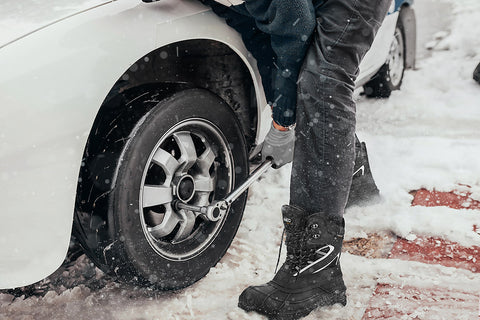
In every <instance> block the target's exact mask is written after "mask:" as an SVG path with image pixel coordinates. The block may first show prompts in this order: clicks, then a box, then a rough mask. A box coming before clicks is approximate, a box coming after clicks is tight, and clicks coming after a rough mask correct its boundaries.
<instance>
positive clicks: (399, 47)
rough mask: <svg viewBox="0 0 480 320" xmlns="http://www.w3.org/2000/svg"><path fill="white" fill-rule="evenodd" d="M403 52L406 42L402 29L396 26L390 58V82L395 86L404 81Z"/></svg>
mask: <svg viewBox="0 0 480 320" xmlns="http://www.w3.org/2000/svg"><path fill="white" fill-rule="evenodd" d="M403 52H404V44H403V37H402V31H401V30H400V29H399V28H396V29H395V34H394V37H393V42H392V45H391V47H390V53H389V59H388V66H389V72H390V82H391V83H392V85H393V86H394V87H396V86H399V85H400V82H401V81H402V77H403V70H404V68H405V62H404V57H403Z"/></svg>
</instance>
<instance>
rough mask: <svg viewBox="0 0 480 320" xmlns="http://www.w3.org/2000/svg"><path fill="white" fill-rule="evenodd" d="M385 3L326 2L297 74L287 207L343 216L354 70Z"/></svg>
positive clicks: (351, 154)
mask: <svg viewBox="0 0 480 320" xmlns="http://www.w3.org/2000/svg"><path fill="white" fill-rule="evenodd" d="M390 3H391V1H390V0H328V1H326V2H325V3H324V5H323V6H321V7H320V8H318V9H317V14H316V16H317V27H316V30H315V34H314V37H313V39H312V44H311V45H310V48H309V50H308V52H307V56H306V57H305V60H304V64H303V67H302V69H301V72H300V75H299V83H298V100H297V126H296V140H295V153H294V158H293V168H292V177H291V184H290V204H291V205H296V206H298V207H301V208H303V209H305V210H306V211H307V212H311V213H313V212H323V213H326V214H335V215H343V212H344V209H345V205H346V202H347V198H348V192H349V189H350V185H351V182H352V174H353V166H354V160H355V149H354V146H355V138H354V136H355V102H354V101H353V98H352V94H353V90H354V88H355V83H354V81H355V79H356V77H357V75H358V66H359V64H360V62H361V60H362V59H363V57H364V55H365V53H366V52H367V51H368V50H369V48H370V46H371V44H372V42H373V39H374V36H375V34H376V32H377V31H378V28H379V27H380V24H381V22H382V21H383V19H384V17H385V16H386V13H387V10H388V6H389V5H390Z"/></svg>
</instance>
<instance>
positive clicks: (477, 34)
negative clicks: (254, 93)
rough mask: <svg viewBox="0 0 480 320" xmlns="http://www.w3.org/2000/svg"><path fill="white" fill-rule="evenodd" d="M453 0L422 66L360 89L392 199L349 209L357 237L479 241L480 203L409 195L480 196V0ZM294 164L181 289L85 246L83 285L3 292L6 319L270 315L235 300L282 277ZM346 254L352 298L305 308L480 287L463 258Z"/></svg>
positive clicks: (352, 313)
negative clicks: (124, 279)
mask: <svg viewBox="0 0 480 320" xmlns="http://www.w3.org/2000/svg"><path fill="white" fill-rule="evenodd" d="M426 1H428V2H429V3H430V4H434V3H435V2H439V0H436V1H430V0H417V2H418V3H420V4H422V3H423V4H424V3H425V2H426ZM445 3H447V5H451V8H452V9H453V10H451V11H448V12H444V14H451V15H452V16H451V21H452V22H451V25H449V26H448V29H445V30H443V29H442V30H438V32H439V33H437V34H435V35H433V36H432V35H431V36H430V37H429V38H428V39H425V41H427V42H428V45H429V46H430V47H432V48H433V49H432V52H431V54H429V55H425V56H424V57H423V58H422V59H420V60H419V61H418V62H417V70H415V71H408V72H407V73H406V74H405V78H404V84H403V87H402V90H401V91H398V92H394V93H393V94H392V96H391V97H390V98H389V99H388V100H370V99H366V98H364V97H362V96H360V95H358V96H357V99H358V106H357V110H358V135H359V137H360V138H361V140H364V141H366V142H367V147H368V150H369V157H370V163H371V167H372V171H373V173H374V177H375V179H376V182H377V184H378V187H379V189H380V190H381V195H382V199H381V201H379V202H378V203H375V204H371V205H368V206H363V207H359V206H354V207H351V208H350V209H348V211H347V212H346V215H345V219H346V223H347V231H346V232H347V233H346V238H347V239H352V238H358V237H366V235H367V234H369V233H381V232H393V233H395V234H396V235H398V236H402V237H406V238H407V239H414V238H415V237H417V236H433V237H437V238H443V239H447V240H451V241H455V242H458V243H460V244H461V245H463V246H467V247H468V246H472V245H477V246H478V245H480V235H479V234H477V233H475V232H474V231H473V230H472V225H474V224H476V225H479V226H480V212H479V211H478V210H454V209H449V208H446V207H430V208H427V207H412V206H411V205H410V203H411V201H412V195H410V194H409V192H410V191H411V190H416V189H420V188H422V187H425V188H428V189H433V188H435V189H437V190H443V191H450V190H454V189H456V190H461V189H462V188H466V187H465V185H468V186H470V187H471V188H470V190H471V191H472V192H473V194H472V197H474V198H475V199H478V200H480V161H479V160H480V85H478V84H477V83H475V82H474V81H473V80H472V72H473V69H474V68H475V66H476V65H477V64H478V63H479V62H480V28H479V27H478V21H479V19H480V1H479V0H456V1H454V0H451V2H450V4H448V2H446V0H445V1H442V5H443V6H445ZM436 18H438V17H435V18H432V17H428V12H422V13H421V14H418V15H417V19H418V20H420V21H422V22H421V23H419V25H422V24H423V25H426V24H428V21H429V19H436ZM440 18H441V17H440ZM432 23H436V21H434V22H432ZM419 32H423V31H422V30H419ZM432 41H433V42H432ZM426 44H427V43H419V45H420V46H425V45H426ZM289 170H290V168H289V167H286V168H282V169H280V170H279V171H273V170H271V171H269V172H268V173H267V174H265V176H264V178H263V179H262V180H261V181H260V182H259V183H257V184H255V185H254V186H253V187H252V188H251V190H250V197H249V201H248V205H247V208H246V211H245V214H244V219H243V221H242V224H241V226H240V228H239V230H238V233H237V236H236V238H235V240H234V241H233V243H232V245H231V247H230V249H229V250H228V252H227V254H226V255H225V257H224V258H223V259H222V260H221V261H220V263H218V264H217V266H216V267H215V268H213V269H212V270H211V271H210V273H209V274H208V275H207V276H206V277H205V278H204V279H202V280H200V281H199V282H198V283H196V284H195V285H193V286H191V287H189V288H186V289H184V290H181V291H179V292H174V293H163V292H155V291H149V290H145V289H138V288H132V287H129V286H126V285H122V284H117V283H115V282H113V281H111V280H110V279H108V278H106V277H105V276H104V275H102V273H101V272H100V271H99V270H96V269H95V268H93V267H92V266H91V265H89V263H90V262H89V261H88V260H87V259H86V258H85V257H84V256H83V257H81V258H80V259H79V260H78V261H77V263H76V265H75V266H74V267H73V268H71V269H69V271H65V272H67V273H66V274H64V277H65V278H69V277H70V278H73V279H76V280H75V281H77V283H78V284H72V283H70V284H69V286H67V287H73V289H66V290H63V292H60V293H57V292H55V291H51V292H49V293H47V294H46V295H45V296H44V297H42V298H39V297H35V296H33V297H29V298H27V299H21V298H17V299H15V300H14V301H13V302H12V299H13V296H11V295H7V294H0V318H1V319H69V318H72V317H75V318H77V319H162V320H163V319H214V320H215V319H218V320H220V319H222V320H223V319H232V320H233V319H264V318H263V317H262V316H260V315H257V314H254V313H249V314H247V313H245V312H244V311H242V310H241V309H239V308H238V307H237V299H238V296H239V294H240V293H241V291H242V290H243V289H244V288H245V287H246V286H248V285H250V284H260V283H263V282H266V281H268V280H270V279H271V277H272V276H273V272H274V268H275V263H276V259H277V254H278V247H279V244H280V238H281V232H282V227H281V219H280V211H279V206H280V204H282V203H287V199H288V187H287V186H288V181H289ZM267 189H268V193H266V192H265V190H267ZM477 259H480V257H477ZM341 263H342V268H343V270H344V274H345V281H346V284H347V287H348V291H347V295H348V304H347V306H346V307H344V308H340V307H339V306H333V307H330V308H324V309H319V310H316V311H314V312H313V313H311V314H310V315H309V316H308V317H307V318H306V319H361V318H362V315H363V314H364V312H365V309H366V308H367V306H368V302H369V300H370V298H371V296H372V292H373V291H374V290H375V288H376V286H377V283H378V282H381V283H384V284H389V285H392V286H393V287H404V286H415V287H420V288H423V287H425V288H429V287H432V286H436V287H441V288H445V289H446V290H450V291H452V292H460V291H465V290H466V291H470V292H478V291H479V290H478V289H479V288H480V274H479V273H472V272H470V271H467V270H462V269H455V268H447V267H442V266H439V265H427V264H423V263H419V262H410V261H400V260H395V259H367V258H365V257H361V256H356V255H352V254H348V253H344V254H343V256H342V260H341ZM69 273H70V274H69ZM57 288H60V289H61V286H59V285H58V286H57ZM59 291H62V290H59ZM418 298H419V299H420V300H421V299H428V296H426V295H420V296H419V297H418ZM389 303H399V302H398V301H391V302H389ZM400 307H401V306H400ZM467 316H471V314H465V313H464V310H463V307H462V306H461V305H459V306H458V308H455V309H452V310H449V311H448V312H445V310H443V309H441V308H439V309H438V310H436V309H435V307H432V309H431V310H430V311H429V313H428V314H427V313H425V312H424V311H422V310H419V311H418V313H417V314H416V317H417V319H428V320H430V319H467ZM474 317H477V316H476V315H474ZM412 318H413V317H412ZM392 319H393V318H392ZM472 319H473V318H472Z"/></svg>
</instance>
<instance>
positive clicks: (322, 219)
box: [238, 206, 347, 320]
mask: <svg viewBox="0 0 480 320" xmlns="http://www.w3.org/2000/svg"><path fill="white" fill-rule="evenodd" d="M282 214H283V221H284V225H285V232H286V236H287V237H286V245H287V259H286V261H285V263H284V264H283V265H282V267H281V268H280V270H279V271H278V272H277V274H276V275H275V276H274V278H273V280H271V281H270V282H268V283H266V284H263V285H260V286H251V287H248V288H247V289H245V290H244V291H243V292H242V294H241V295H240V298H239V302H238V306H239V307H240V308H242V309H244V310H245V311H256V312H258V313H261V314H264V315H266V316H267V317H268V318H269V319H271V320H273V319H275V320H293V319H299V318H301V317H304V316H306V315H308V314H309V313H310V312H311V311H312V310H314V309H316V308H317V307H321V306H328V305H333V304H336V303H340V304H342V305H346V303H347V300H346V295H345V291H346V287H345V284H344V282H343V278H342V271H341V269H340V264H339V258H340V253H341V248H342V241H343V234H344V226H345V224H344V220H343V218H340V217H336V216H326V215H324V214H320V213H317V214H313V215H310V216H308V214H307V213H306V212H304V211H303V210H301V209H298V208H296V207H293V206H283V207H282Z"/></svg>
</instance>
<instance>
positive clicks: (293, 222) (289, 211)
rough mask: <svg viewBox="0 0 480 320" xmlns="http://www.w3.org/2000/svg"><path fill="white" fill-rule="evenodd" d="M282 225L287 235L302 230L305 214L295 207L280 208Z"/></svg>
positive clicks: (285, 206)
mask: <svg viewBox="0 0 480 320" xmlns="http://www.w3.org/2000/svg"><path fill="white" fill-rule="evenodd" d="M282 216H283V225H284V226H285V231H286V232H287V234H288V233H292V232H295V231H297V230H299V229H303V226H304V224H305V212H304V211H303V210H301V209H299V208H297V207H293V206H288V205H284V206H282Z"/></svg>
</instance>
